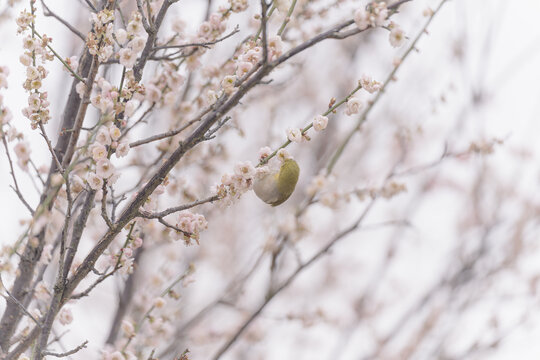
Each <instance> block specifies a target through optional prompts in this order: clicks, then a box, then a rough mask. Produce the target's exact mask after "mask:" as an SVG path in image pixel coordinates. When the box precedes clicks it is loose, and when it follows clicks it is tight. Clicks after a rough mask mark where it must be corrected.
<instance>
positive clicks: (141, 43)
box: [114, 11, 146, 69]
mask: <svg viewBox="0 0 540 360" xmlns="http://www.w3.org/2000/svg"><path fill="white" fill-rule="evenodd" d="M143 30H144V28H143V25H142V16H141V14H140V13H139V12H136V11H134V12H133V13H132V14H131V18H130V20H129V23H128V24H127V26H126V29H125V30H124V29H122V28H120V29H118V30H116V32H115V33H114V36H115V38H116V41H117V42H118V44H119V45H120V46H121V47H122V48H121V49H120V51H118V60H119V61H120V64H122V65H123V66H125V67H126V69H131V68H133V66H135V62H136V61H137V57H138V55H140V53H141V52H142V51H143V49H144V47H145V46H146V35H145V34H144V31H143Z"/></svg>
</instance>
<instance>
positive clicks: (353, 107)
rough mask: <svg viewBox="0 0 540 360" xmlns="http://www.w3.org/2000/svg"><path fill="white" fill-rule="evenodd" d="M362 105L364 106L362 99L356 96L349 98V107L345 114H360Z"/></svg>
mask: <svg viewBox="0 0 540 360" xmlns="http://www.w3.org/2000/svg"><path fill="white" fill-rule="evenodd" d="M362 107H364V104H363V103H362V101H361V100H360V99H359V98H357V97H356V96H353V97H351V98H349V100H347V109H346V110H345V114H347V115H349V116H350V115H354V114H358V113H359V112H360V110H361V109H362Z"/></svg>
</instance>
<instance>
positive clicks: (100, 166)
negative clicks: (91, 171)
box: [96, 159, 115, 179]
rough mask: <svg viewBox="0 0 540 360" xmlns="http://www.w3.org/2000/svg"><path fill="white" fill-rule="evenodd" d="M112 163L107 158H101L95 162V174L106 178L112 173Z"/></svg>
mask: <svg viewBox="0 0 540 360" xmlns="http://www.w3.org/2000/svg"><path fill="white" fill-rule="evenodd" d="M114 170H115V169H114V165H113V164H111V162H110V161H109V160H108V159H101V160H99V161H98V162H97V163H96V175H97V176H99V177H100V178H102V179H108V178H110V177H111V176H113V175H114Z"/></svg>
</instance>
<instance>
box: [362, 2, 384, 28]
mask: <svg viewBox="0 0 540 360" xmlns="http://www.w3.org/2000/svg"><path fill="white" fill-rule="evenodd" d="M387 18H388V8H387V6H386V2H384V1H381V2H372V3H371V4H369V5H368V6H367V8H364V7H361V8H359V9H358V10H356V11H355V12H354V22H355V23H356V26H358V28H359V29H360V30H365V29H367V28H368V27H370V26H371V27H377V26H383V25H384V23H385V21H386V19H387Z"/></svg>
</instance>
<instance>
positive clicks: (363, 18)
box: [354, 1, 405, 47]
mask: <svg viewBox="0 0 540 360" xmlns="http://www.w3.org/2000/svg"><path fill="white" fill-rule="evenodd" d="M388 15H389V12H388V7H387V5H386V2H384V1H381V2H372V3H371V4H369V5H368V6H367V7H365V8H364V7H362V8H359V9H358V10H356V11H355V12H354V22H355V23H356V26H357V27H358V29H360V30H365V29H367V28H368V27H378V26H385V25H386V24H385V22H386V20H387V19H388ZM388 29H390V36H389V40H390V45H392V46H393V47H399V46H401V45H402V44H403V42H404V41H405V33H404V32H403V30H402V29H401V28H400V27H399V25H397V24H395V23H394V22H390V24H389V25H388Z"/></svg>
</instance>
